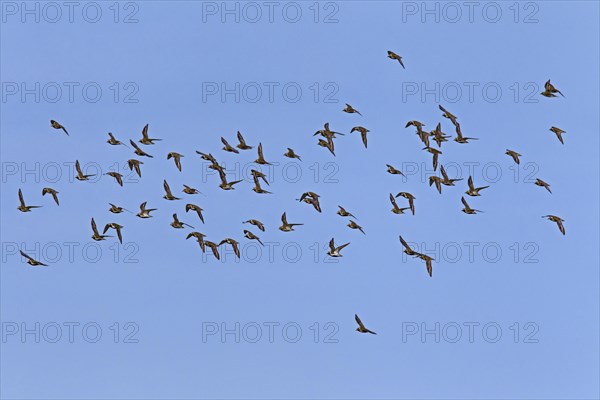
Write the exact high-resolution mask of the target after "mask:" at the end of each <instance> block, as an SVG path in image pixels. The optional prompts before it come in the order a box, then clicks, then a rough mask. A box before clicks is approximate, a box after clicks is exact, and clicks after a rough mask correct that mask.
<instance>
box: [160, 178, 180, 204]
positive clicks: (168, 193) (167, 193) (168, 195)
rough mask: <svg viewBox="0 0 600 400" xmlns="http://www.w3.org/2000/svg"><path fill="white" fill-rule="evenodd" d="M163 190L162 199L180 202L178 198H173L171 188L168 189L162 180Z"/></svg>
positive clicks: (165, 182) (165, 181) (167, 185)
mask: <svg viewBox="0 0 600 400" xmlns="http://www.w3.org/2000/svg"><path fill="white" fill-rule="evenodd" d="M163 188H164V189H165V195H164V196H163V199H165V200H180V198H179V197H175V196H173V193H171V188H170V187H169V184H168V183H167V180H166V179H165V180H163Z"/></svg>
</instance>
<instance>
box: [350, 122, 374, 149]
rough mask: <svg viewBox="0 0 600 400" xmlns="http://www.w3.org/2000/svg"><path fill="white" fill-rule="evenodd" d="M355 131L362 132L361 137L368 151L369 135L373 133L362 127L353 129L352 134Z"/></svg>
mask: <svg viewBox="0 0 600 400" xmlns="http://www.w3.org/2000/svg"><path fill="white" fill-rule="evenodd" d="M354 131H358V132H360V137H361V138H362V142H363V144H364V145H365V149H366V148H367V133H368V132H371V131H370V130H368V129H367V128H365V127H362V126H355V127H354V128H352V130H350V133H352V132H354Z"/></svg>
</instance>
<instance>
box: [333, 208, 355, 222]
mask: <svg viewBox="0 0 600 400" xmlns="http://www.w3.org/2000/svg"><path fill="white" fill-rule="evenodd" d="M338 208H339V210H337V215H339V216H342V217H352V218H354V219H358V218H356V217H355V216H354V215H353V214H352V213H351V212H348V211H346V209H345V208H344V207H342V206H338Z"/></svg>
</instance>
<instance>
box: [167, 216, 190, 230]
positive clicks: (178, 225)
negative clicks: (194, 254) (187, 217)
mask: <svg viewBox="0 0 600 400" xmlns="http://www.w3.org/2000/svg"><path fill="white" fill-rule="evenodd" d="M171 226H172V227H173V228H175V229H183V228H184V227H186V226H188V227H190V228H192V229H194V227H193V226H191V225H190V224H186V223H185V222H182V221H180V220H179V218H177V214H173V221H172V222H171Z"/></svg>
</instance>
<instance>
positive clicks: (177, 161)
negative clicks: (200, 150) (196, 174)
mask: <svg viewBox="0 0 600 400" xmlns="http://www.w3.org/2000/svg"><path fill="white" fill-rule="evenodd" d="M181 157H183V154H179V153H176V152H174V151H172V152H170V153H169V154H167V160H170V159H171V158H172V159H173V161H175V166H176V167H177V169H178V170H179V172H181Z"/></svg>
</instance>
